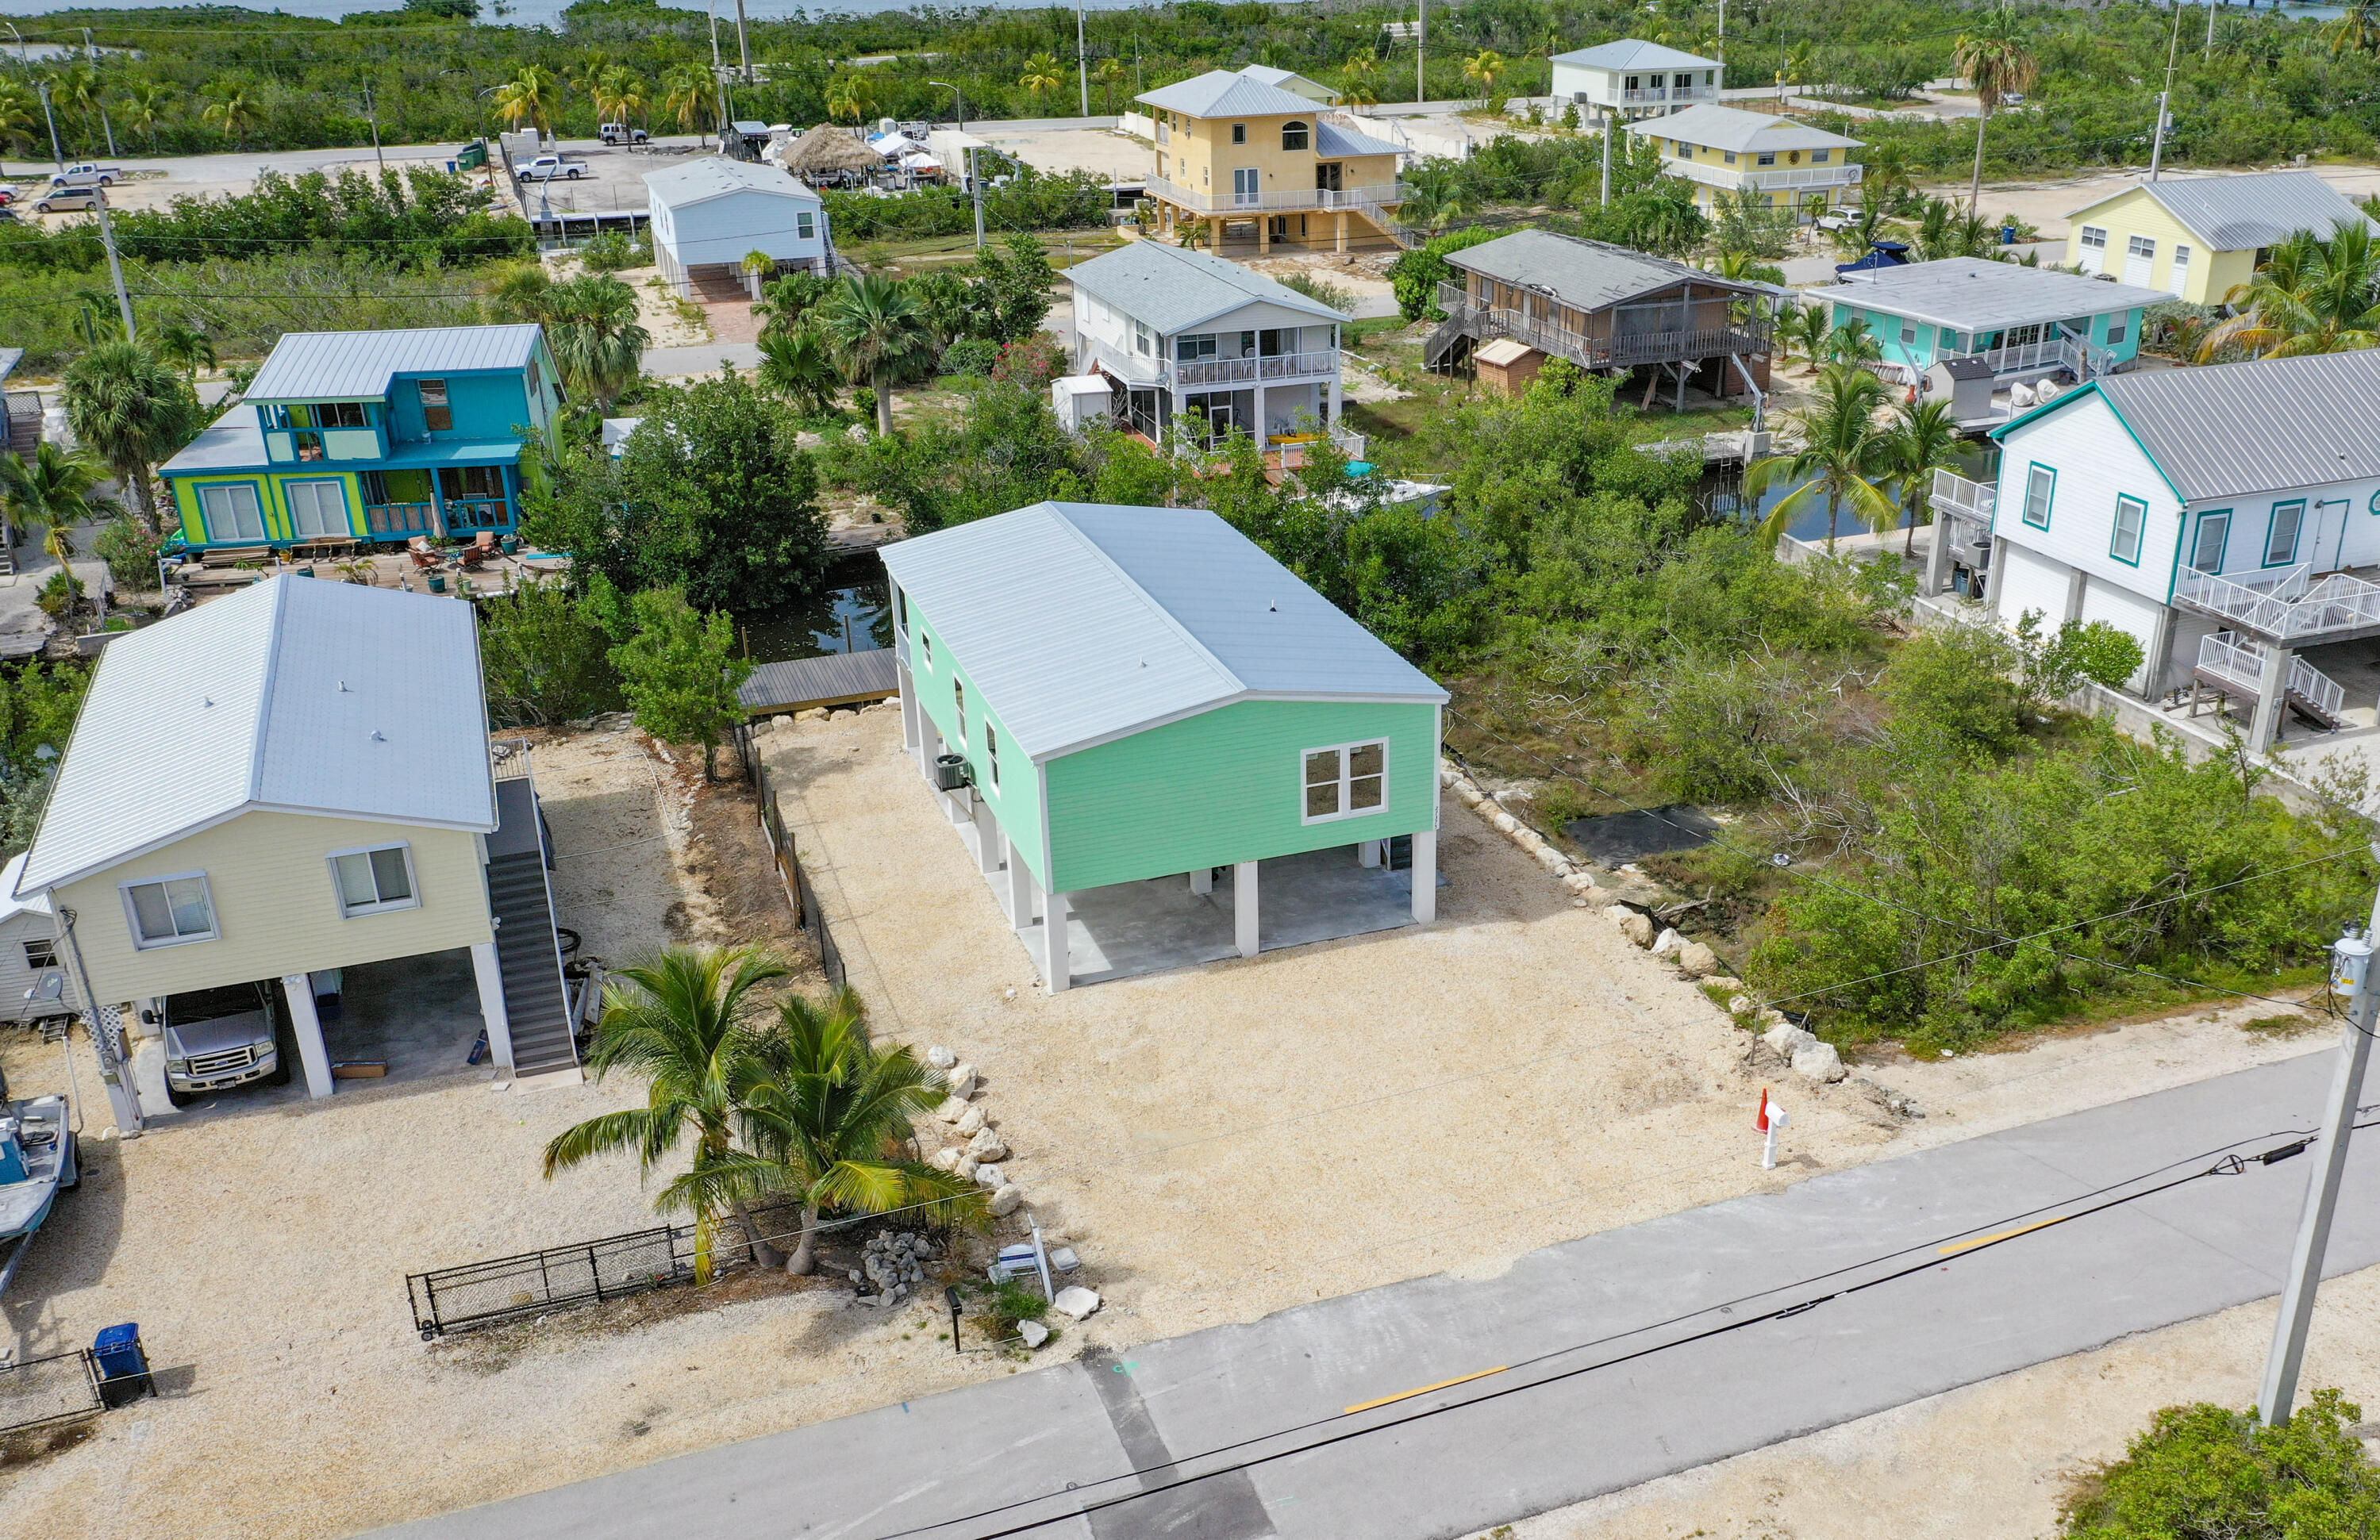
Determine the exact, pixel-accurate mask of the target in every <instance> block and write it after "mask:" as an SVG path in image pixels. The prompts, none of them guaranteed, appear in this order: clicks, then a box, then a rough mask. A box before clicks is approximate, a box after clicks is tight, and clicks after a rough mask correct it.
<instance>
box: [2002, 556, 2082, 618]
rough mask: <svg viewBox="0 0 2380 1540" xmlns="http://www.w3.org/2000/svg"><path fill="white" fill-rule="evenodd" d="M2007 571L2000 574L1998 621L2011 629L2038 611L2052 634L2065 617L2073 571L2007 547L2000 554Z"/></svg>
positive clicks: (2063, 564)
mask: <svg viewBox="0 0 2380 1540" xmlns="http://www.w3.org/2000/svg"><path fill="white" fill-rule="evenodd" d="M2000 560H2001V561H2003V562H2006V563H2007V564H2008V570H2007V571H2005V572H2003V573H2002V574H2001V575H2000V622H2001V624H2005V625H2009V626H2014V625H2015V624H2016V623H2017V621H2018V620H2019V619H2020V618H2021V617H2022V615H2023V614H2024V613H2025V612H2027V611H2028V610H2038V611H2040V612H2041V618H2042V622H2043V624H2045V625H2046V627H2047V628H2048V629H2049V630H2052V631H2055V630H2057V629H2058V623H2059V622H2061V621H2063V620H2064V619H2065V618H2066V587H2067V583H2068V581H2069V580H2070V579H2069V575H2070V573H2071V572H2072V571H2073V569H2072V568H2070V567H2069V566H2068V565H2067V564H2065V563H2063V562H2060V561H2058V560H2056V559H2055V558H2052V557H2048V556H2043V555H2038V554H2036V553H2035V552H2030V551H2027V550H2025V549H2024V548H2023V547H2022V546H2018V545H2011V546H2010V547H2008V548H2007V550H2006V551H2004V552H2002V553H2001V555H2000Z"/></svg>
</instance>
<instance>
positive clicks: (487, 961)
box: [471, 941, 513, 1073]
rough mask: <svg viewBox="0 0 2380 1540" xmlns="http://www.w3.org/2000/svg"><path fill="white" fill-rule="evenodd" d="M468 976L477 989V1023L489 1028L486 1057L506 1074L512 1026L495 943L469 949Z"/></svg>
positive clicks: (508, 1064)
mask: <svg viewBox="0 0 2380 1540" xmlns="http://www.w3.org/2000/svg"><path fill="white" fill-rule="evenodd" d="M471 977H472V979H473V981H474V982H476V983H477V984H478V985H479V986H480V1023H481V1025H485V1026H486V1027H487V1029H488V1055H489V1057H490V1058H492V1059H493V1060H495V1061H496V1067H497V1068H498V1069H501V1070H503V1071H504V1072H505V1073H511V1072H512V1067H513V1024H512V1018H511V1017H510V1016H509V1015H507V1014H506V1013H505V1012H504V965H503V964H500V963H498V962H497V961H496V943H495V942H493V941H480V942H479V943H477V944H476V945H474V946H473V947H472V948H471Z"/></svg>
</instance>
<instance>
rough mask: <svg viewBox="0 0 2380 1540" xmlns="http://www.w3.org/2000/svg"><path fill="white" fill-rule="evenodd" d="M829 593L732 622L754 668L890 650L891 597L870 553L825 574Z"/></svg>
mask: <svg viewBox="0 0 2380 1540" xmlns="http://www.w3.org/2000/svg"><path fill="white" fill-rule="evenodd" d="M827 582H828V584H829V585H830V586H829V587H828V588H825V589H824V590H822V591H821V592H820V593H819V594H818V596H817V597H816V598H814V599H812V600H810V601H809V602H808V603H807V604H795V605H788V606H786V607H785V608H783V609H780V610H764V611H759V612H756V613H753V614H748V615H740V616H738V617H736V623H735V628H736V633H737V637H736V639H737V641H738V642H739V643H740V644H741V645H742V647H743V649H744V653H745V655H746V656H747V657H748V658H749V659H751V661H754V662H756V663H775V662H782V661H784V660H786V659H788V658H823V657H825V656H826V655H827V654H828V653H830V652H866V651H868V649H871V648H879V647H891V646H892V588H891V585H890V584H889V583H888V582H887V581H886V579H885V576H884V564H883V563H882V562H880V561H879V560H878V559H877V557H876V554H875V553H874V552H868V553H867V554H866V555H860V556H847V557H845V558H844V559H843V560H842V561H839V562H837V563H836V564H834V565H833V566H832V567H831V568H829V569H828V572H827Z"/></svg>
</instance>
